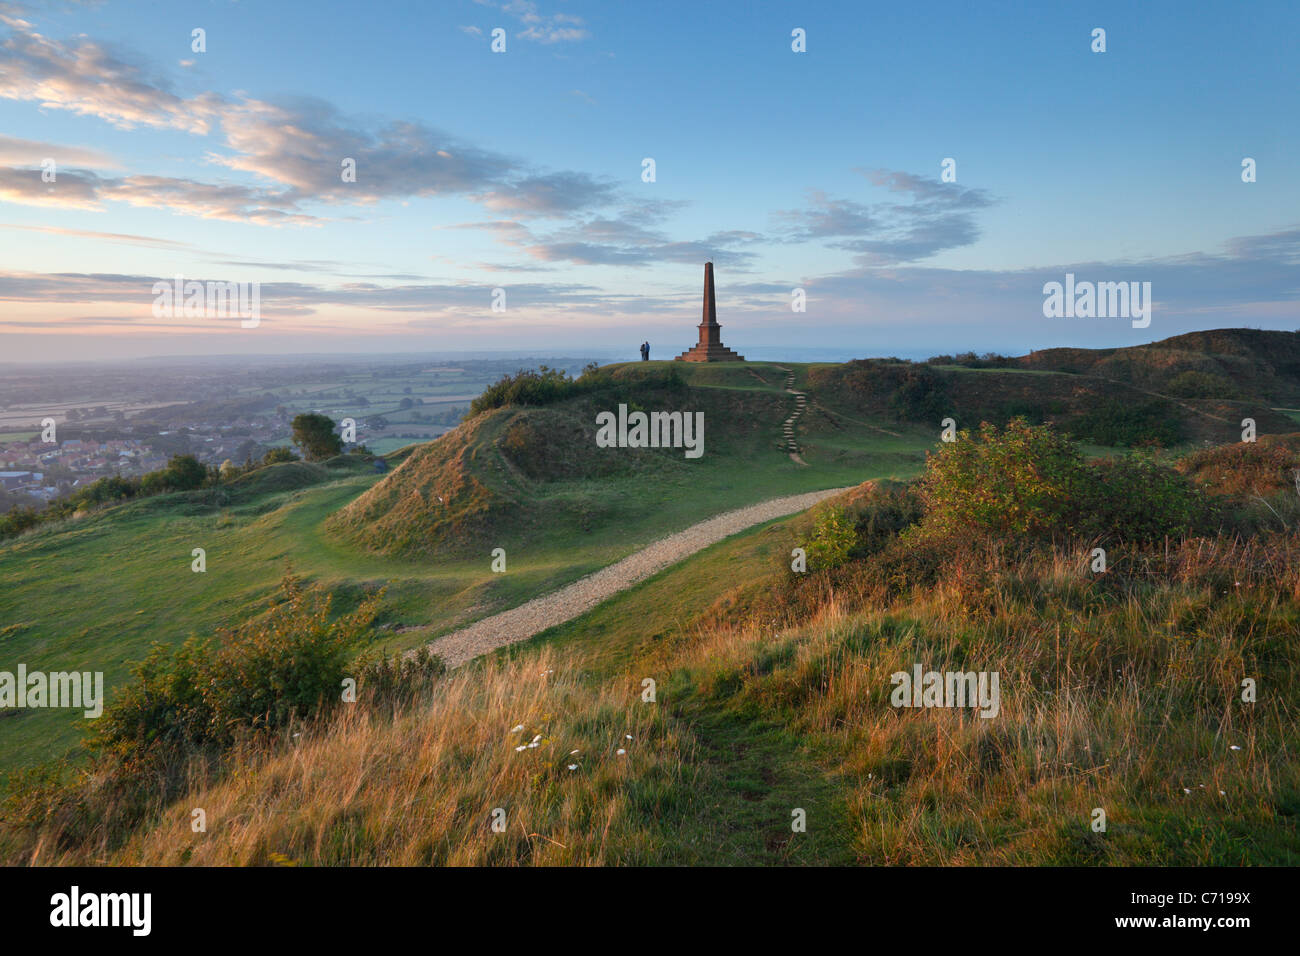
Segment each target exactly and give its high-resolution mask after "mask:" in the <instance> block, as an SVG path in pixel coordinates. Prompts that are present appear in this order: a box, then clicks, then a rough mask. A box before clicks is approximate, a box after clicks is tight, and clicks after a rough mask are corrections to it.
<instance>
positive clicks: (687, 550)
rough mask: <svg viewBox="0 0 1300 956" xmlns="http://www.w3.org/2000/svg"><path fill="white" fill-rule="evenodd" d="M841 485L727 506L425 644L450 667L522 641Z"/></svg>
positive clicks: (809, 504) (799, 508)
mask: <svg viewBox="0 0 1300 956" xmlns="http://www.w3.org/2000/svg"><path fill="white" fill-rule="evenodd" d="M847 490H848V489H847V488H831V489H829V490H826V491H811V492H808V493H806V494H802V495H788V496H786V497H784V498H773V499H771V500H770V501H764V502H761V503H760V504H756V505H750V506H749V507H747V508H739V509H737V510H735V511H728V512H726V513H725V514H720V515H718V516H717V517H716V518H709V519H708V520H706V521H701V522H700V523H699V524H694V525H691V526H690V527H689V528H687V529H685V530H684V531H679V532H677V533H676V534H672V535H669V536H668V537H666V538H662V539H661V540H659V541H656V542H655V543H654V544H652V545H649V546H648V547H646V548H643V549H642V550H640V551H638V552H636V553H635V554H631V555H628V556H627V557H626V558H624V559H623V560H622V561H619V562H617V563H615V564H611V565H610V566H609V567H607V568H601V569H600V570H599V571H596V572H594V573H592V574H589V575H587V576H586V577H585V578H582V579H581V580H578V581H575V582H573V583H572V584H570V585H567V586H565V587H562V588H560V590H558V591H553V592H551V593H550V594H544V595H542V596H541V597H539V598H533V600H531V601H528V602H527V603H525V604H521V605H519V607H515V608H511V609H510V610H508V611H502V612H501V613H500V614H493V615H491V616H490V617H485V618H483V619H482V620H481V621H476V622H474V623H473V624H471V625H469V626H468V627H463V628H461V629H460V630H458V631H452V632H451V633H450V634H444V635H443V636H442V637H440V638H438V639H437V640H436V641H434V642H433V643H432V644H430V645H429V647H431V648H432V649H433V651H434V653H435V654H438V655H439V656H440V657H442V659H443V660H444V661H446V663H447V665H448V666H449V667H456V666H459V665H460V664H464V663H465V662H466V661H470V660H473V659H474V658H475V657H478V656H479V655H480V654H486V653H487V652H488V651H492V650H495V649H496V648H498V647H505V646H506V645H507V644H514V643H517V642H518V641H526V640H528V638H530V637H533V636H534V635H536V634H540V633H541V632H542V631H544V630H546V629H547V628H550V627H554V626H555V625H557V624H563V623H564V622H565V621H571V620H573V619H574V618H575V617H578V616H579V615H582V614H585V613H586V612H587V611H590V610H591V609H592V608H594V607H595V606H596V605H598V604H600V603H601V602H602V601H606V600H608V599H609V598H611V597H613V596H614V595H615V594H618V593H619V592H620V591H626V590H627V589H628V588H630V587H632V586H633V585H634V584H638V583H640V582H641V581H644V580H645V579H646V578H648V577H650V576H651V575H653V574H656V573H657V572H659V571H662V570H663V569H664V568H666V567H669V566H670V565H673V564H676V563H677V562H679V561H682V560H683V559H685V558H688V557H690V556H691V555H692V554H695V552H697V551H701V550H703V549H704V548H707V547H708V546H709V545H711V544H717V543H718V542H719V541H721V540H723V539H724V538H729V537H731V535H733V534H737V533H739V532H741V531H744V530H745V529H746V528H752V527H753V526H754V525H757V524H762V523H763V522H765V521H771V520H772V519H773V518H783V517H785V516H786V515H792V514H796V513H797V512H800V511H806V510H807V509H808V508H811V507H812V506H813V505H815V504H817V503H818V502H819V501H822V500H824V499H826V498H829V497H831V496H832V495H837V494H839V493H840V492H842V491H847ZM409 653H412V654H413V653H415V652H414V651H411V652H409Z"/></svg>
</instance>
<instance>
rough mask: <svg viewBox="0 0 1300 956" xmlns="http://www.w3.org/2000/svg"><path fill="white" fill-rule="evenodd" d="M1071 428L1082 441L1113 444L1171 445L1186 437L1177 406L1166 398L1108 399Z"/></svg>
mask: <svg viewBox="0 0 1300 956" xmlns="http://www.w3.org/2000/svg"><path fill="white" fill-rule="evenodd" d="M1070 431H1072V432H1073V433H1074V435H1075V437H1076V438H1079V439H1080V440H1082V441H1087V442H1092V443H1093V444H1096V445H1108V446H1110V447H1112V448H1131V447H1133V446H1136V445H1147V446H1156V447H1160V448H1169V447H1170V446H1173V445H1177V444H1178V443H1179V442H1181V441H1182V440H1183V426H1182V422H1181V421H1179V419H1178V413H1177V410H1176V409H1175V407H1174V405H1173V403H1172V402H1167V401H1164V400H1162V399H1155V400H1152V401H1149V402H1138V403H1129V402H1121V401H1118V400H1117V399H1108V400H1106V401H1103V402H1101V403H1100V404H1098V406H1097V407H1096V408H1094V409H1092V410H1091V411H1088V412H1085V413H1084V414H1082V415H1080V416H1079V417H1078V418H1076V419H1074V420H1073V421H1072V422H1071V423H1070Z"/></svg>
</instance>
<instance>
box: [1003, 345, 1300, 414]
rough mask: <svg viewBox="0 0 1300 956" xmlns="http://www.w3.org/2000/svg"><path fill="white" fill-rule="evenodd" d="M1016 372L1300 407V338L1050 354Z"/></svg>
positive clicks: (1027, 359)
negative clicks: (1054, 373) (1048, 373)
mask: <svg viewBox="0 0 1300 956" xmlns="http://www.w3.org/2000/svg"><path fill="white" fill-rule="evenodd" d="M1014 361H1015V363H1016V367H1018V368H1022V369H1039V370H1050V371H1059V372H1070V373H1073V374H1077V375H1093V376H1096V377H1098V378H1104V379H1110V380H1113V381H1116V382H1126V383H1128V384H1131V385H1134V386H1136V387H1138V388H1142V389H1147V390H1151V391H1158V392H1162V393H1164V394H1167V395H1171V396H1175V397H1181V398H1256V399H1262V400H1264V401H1268V402H1272V403H1274V404H1280V405H1289V406H1293V407H1294V406H1295V405H1297V404H1300V333H1297V332H1270V331H1262V330H1259V329H1213V330H1210V331H1205V332H1189V333H1187V334H1185V335H1176V336H1174V337H1173V338H1169V339H1164V340H1163V341H1160V342H1152V343H1151V344H1150V345H1135V346H1132V347H1130V348H1120V349H1073V348H1061V349H1044V350H1042V351H1040V352H1032V353H1030V354H1029V355H1026V356H1023V357H1021V358H1018V359H1015V360H1014Z"/></svg>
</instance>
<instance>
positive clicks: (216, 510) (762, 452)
mask: <svg viewBox="0 0 1300 956" xmlns="http://www.w3.org/2000/svg"><path fill="white" fill-rule="evenodd" d="M668 364H669V363H653V362H652V363H645V364H644V365H641V364H639V363H629V364H628V365H625V366H616V367H615V368H616V369H617V368H624V369H628V372H629V374H643V371H642V370H647V369H653V367H655V366H666V365H668ZM811 367H812V366H809V365H801V364H793V363H791V364H789V365H787V366H785V368H789V369H791V370H793V371H794V372H795V376H796V383H797V384H796V387H802V383H803V382H804V381H805V380H806V378H807V375H808V372H809V369H810V368H811ZM685 374H686V375H687V376H689V381H690V382H691V383H692V384H693V385H697V386H698V390H697V391H695V392H693V393H691V395H693V396H695V397H694V398H691V397H688V398H686V399H684V402H685V404H683V405H681V406H679V407H690V405H691V404H692V403H693V402H694V401H696V399H698V400H699V401H700V402H704V403H706V404H707V403H709V402H712V403H714V404H711V405H709V406H708V407H711V408H718V409H724V408H726V407H727V406H726V405H725V403H726V402H728V401H731V400H732V398H733V397H734V399H735V400H736V401H744V402H753V401H758V402H764V403H766V404H764V405H762V408H763V409H764V411H763V415H764V416H765V417H764V420H763V421H761V422H758V423H756V427H754V428H753V429H751V430H749V431H747V432H744V433H740V432H737V433H736V434H731V433H730V432H728V430H727V429H726V428H725V427H721V426H719V425H718V424H717V419H710V424H709V427H708V428H707V429H706V454H705V456H704V457H703V458H701V459H699V460H697V461H690V462H686V461H684V460H682V459H681V458H680V457H679V456H677V455H676V453H674V455H673V457H672V460H670V461H667V462H660V463H657V464H655V463H652V466H651V467H647V468H646V469H644V470H643V471H641V472H639V473H636V474H634V475H630V476H619V475H614V476H611V477H602V478H574V479H567V480H551V481H521V480H519V479H517V478H508V477H507V478H506V479H501V480H498V478H499V476H498V478H492V477H491V476H490V475H489V471H490V470H491V468H492V467H494V466H492V465H491V462H492V460H493V459H492V458H491V456H490V454H489V452H491V450H492V448H493V447H494V446H492V445H491V444H490V443H488V444H485V445H484V446H483V449H482V454H481V455H480V457H479V458H478V459H477V464H476V465H475V467H477V468H479V470H480V472H481V473H482V474H483V475H485V476H487V477H488V478H490V480H493V481H498V487H499V488H500V490H501V493H502V495H503V496H505V497H513V498H515V499H526V500H528V501H530V502H531V504H532V505H533V506H534V507H535V510H536V513H537V514H539V515H543V516H546V520H545V521H540V522H538V523H537V524H536V525H535V526H529V527H516V526H512V525H510V524H509V523H506V524H503V525H502V526H500V527H499V528H498V530H497V531H496V532H494V533H493V534H492V535H490V536H484V537H481V538H475V539H473V540H472V541H471V542H469V543H468V545H467V547H466V549H462V550H461V551H460V552H458V553H457V554H456V555H455V556H452V555H451V554H449V553H442V552H438V551H435V552H434V553H432V554H430V555H428V556H423V557H414V558H410V557H395V556H386V555H384V554H379V553H367V552H363V551H361V550H359V549H358V548H356V547H354V546H353V545H352V544H349V543H348V542H347V541H346V540H345V539H343V538H341V537H340V536H339V535H338V534H336V533H334V532H332V531H328V530H326V527H325V525H326V519H328V518H330V517H331V516H332V515H335V514H336V513H337V512H338V511H339V510H340V509H341V508H343V507H344V506H346V505H348V504H349V503H350V502H353V501H355V500H356V499H357V498H358V497H360V496H362V495H363V494H365V493H366V492H367V490H368V489H370V488H372V487H373V486H374V485H375V484H376V483H378V482H379V481H381V480H382V478H383V477H384V476H381V475H377V474H373V473H371V472H370V471H369V470H368V468H365V467H364V466H361V465H359V466H358V467H359V470H357V471H356V472H347V471H338V470H334V471H322V470H321V469H319V468H315V466H307V465H305V464H302V463H291V464H288V465H281V466H276V467H275V468H272V469H269V470H268V471H267V472H265V473H257V474H255V475H253V476H250V477H249V479H248V480H247V483H246V484H244V485H242V486H236V488H235V489H233V492H234V493H233V495H232V498H231V500H229V501H228V502H226V503H224V504H219V505H214V504H211V503H207V499H205V498H203V496H202V495H198V496H195V498H194V500H191V499H190V498H187V497H186V496H178V495H170V496H164V497H160V498H155V499H150V500H145V501H139V502H134V503H131V504H127V505H123V506H118V507H114V508H110V509H107V510H105V511H103V512H100V513H96V514H92V515H90V516H87V517H84V518H82V519H77V520H74V521H70V522H67V523H65V524H63V525H61V526H51V527H47V528H42V529H39V530H37V531H35V532H33V533H29V534H28V535H26V536H24V537H22V538H20V539H17V540H14V541H8V542H0V578H2V579H3V581H4V587H3V588H2V589H0V666H4V667H6V668H12V667H14V666H16V665H17V664H18V663H20V662H21V663H25V664H26V665H27V666H28V668H29V669H32V670H37V669H39V670H67V669H70V668H76V669H81V670H92V671H94V670H102V671H103V672H104V674H105V687H106V690H107V691H108V693H109V696H110V699H111V696H112V692H113V688H116V687H119V686H121V684H122V683H123V681H124V680H125V679H126V678H127V677H128V674H129V668H130V666H131V664H132V662H134V661H138V660H139V659H141V658H142V657H143V656H144V654H145V653H146V652H147V650H148V647H149V646H150V644H151V643H153V642H161V643H164V644H169V645H175V644H178V643H179V642H181V641H183V640H184V639H185V638H187V637H189V636H190V635H192V634H195V633H198V634H207V633H211V632H212V631H213V630H214V629H216V628H218V627H220V626H223V625H230V624H233V623H235V622H236V621H238V620H239V619H241V618H242V617H244V616H245V615H247V614H248V613H250V611H252V610H255V609H257V608H259V607H260V606H261V602H262V601H263V600H264V599H265V598H266V597H267V596H268V595H270V594H271V593H273V592H274V590H275V589H276V587H277V585H278V582H279V579H280V578H281V576H282V575H283V574H284V573H285V572H286V571H288V570H290V569H292V570H293V571H294V572H295V573H297V574H299V575H301V576H304V577H306V578H307V579H308V580H311V581H316V582H320V583H322V584H324V585H325V586H327V587H329V588H331V589H332V590H333V591H334V592H335V593H336V596H337V600H338V601H339V602H340V604H341V605H350V604H351V603H352V602H354V601H355V600H356V599H357V596H358V595H359V594H360V593H361V590H362V589H364V588H369V587H378V586H386V587H387V588H388V592H387V596H386V599H385V602H384V613H383V617H382V618H381V621H382V623H384V624H386V625H389V626H390V629H389V630H387V631H385V638H384V647H385V648H386V649H387V650H390V651H396V650H403V649H406V648H409V647H414V646H418V645H419V644H421V643H424V642H427V641H428V640H430V639H432V638H433V637H436V636H437V635H439V634H442V633H445V632H447V631H450V630H453V629H455V628H456V627H460V626H464V625H466V624H468V623H471V622H472V621H474V620H477V619H479V618H481V617H484V616H487V615H489V614H492V613H496V612H499V611H501V610H505V609H507V608H510V607H514V606H517V605H518V604H520V603H523V602H524V601H527V600H529V599H531V598H533V597H536V596H537V595H539V594H542V593H546V592H548V591H551V590H554V589H556V588H559V587H562V586H563V585H565V584H568V583H571V582H573V581H575V580H577V579H578V578H580V577H582V576H583V575H585V574H588V573H591V572H592V571H595V570H598V569H599V568H601V567H605V566H607V565H609V564H611V563H613V562H615V561H617V560H619V559H621V558H623V557H626V556H627V555H628V554H630V553H632V552H633V551H635V550H637V549H639V548H641V547H643V546H645V545H647V544H649V543H651V542H653V541H655V540H658V539H659V538H661V537H663V536H664V535H666V534H670V533H672V532H674V531H677V530H680V529H682V528H685V527H687V526H689V525H691V524H694V523H696V522H698V521H701V520H704V519H706V518H708V517H711V516H713V515H716V514H718V513H721V512H723V511H727V510H731V509H734V508H739V507H743V506H746V505H750V504H754V503H757V502H760V501H764V500H767V499H769V498H774V497H778V496H782V495H790V494H797V493H801V492H807V491H816V490H821V489H825V488H833V487H844V486H850V485H856V484H858V483H860V482H862V481H864V480H867V479H871V478H883V477H893V478H905V477H909V476H911V475H914V474H916V473H917V471H918V470H919V469H920V467H921V464H922V460H923V453H924V451H925V450H926V449H927V448H931V447H933V446H934V444H935V443H936V442H937V440H938V428H937V427H935V428H933V429H922V428H918V427H915V426H911V427H908V426H900V425H898V424H895V423H892V422H888V421H884V422H877V421H875V420H873V419H872V418H870V417H869V416H861V415H855V414H852V413H851V411H833V410H832V411H833V413H832V414H830V415H820V416H818V415H814V414H813V413H812V412H811V411H810V412H808V413H806V414H805V420H806V421H807V422H808V425H807V427H806V428H804V429H801V431H800V434H799V440H800V442H801V444H802V446H803V457H804V460H805V461H806V462H807V463H808V464H807V466H801V465H798V464H796V463H794V462H793V461H791V460H790V458H789V457H788V456H787V455H786V454H785V453H784V452H783V451H782V450H781V448H780V447H779V445H780V421H781V419H782V418H784V417H785V415H788V414H789V412H790V410H791V409H792V408H793V399H792V398H791V397H790V396H788V395H786V394H785V393H784V391H783V383H784V380H785V377H786V372H785V371H784V370H783V369H782V368H778V367H777V366H775V365H772V364H770V363H746V364H745V365H743V366H741V365H732V366H722V365H717V366H695V367H693V368H688V369H686V370H685ZM717 403H723V404H717ZM718 414H722V415H723V417H724V419H725V414H724V413H722V412H719V413H718ZM836 415H838V418H836ZM769 419H770V420H769ZM882 429H883V430H882ZM886 432H891V433H893V434H887V433H886ZM381 441H384V442H385V443H386V442H387V441H389V440H381ZM394 441H397V440H394ZM375 450H378V451H383V450H384V449H383V448H382V447H381V448H378V449H375ZM586 451H587V450H586V449H584V453H585V452H586ZM412 453H415V454H419V450H418V449H417V448H413V447H411V446H404V447H403V448H402V451H401V452H398V453H396V455H394V456H392V457H391V458H390V460H391V461H392V462H393V463H394V464H396V463H397V462H398V461H400V460H402V459H404V458H406V457H408V456H409V455H411V454H412ZM554 453H555V454H559V455H563V454H564V452H563V451H562V450H555V451H554ZM313 469H314V470H313ZM390 477H391V476H390ZM502 481H504V483H501V482H502ZM742 540H744V541H758V540H761V538H751V537H747V538H744V539H742ZM198 547H201V548H204V549H205V550H206V552H207V556H206V560H207V571H206V573H203V574H196V573H194V572H192V571H191V570H190V562H191V561H192V558H191V551H192V549H194V548H198ZM495 547H504V548H505V549H506V552H507V567H508V571H507V573H505V574H493V573H492V572H491V568H490V562H491V551H492V549H493V548H495ZM722 553H724V552H723V551H716V550H711V551H710V552H708V554H722ZM703 560H705V561H710V560H715V559H714V558H709V557H706V558H704V559H703ZM716 560H723V561H725V562H728V563H727V564H726V565H725V566H724V565H722V564H720V565H719V566H718V567H717V568H716V569H715V570H716V572H717V573H716V574H715V575H714V576H713V577H712V578H711V579H706V580H705V581H704V582H696V581H693V580H691V579H688V578H683V577H678V576H677V572H676V571H674V570H672V569H670V570H669V571H667V572H665V574H667V575H670V576H672V580H673V581H674V582H675V586H674V588H673V589H671V593H673V594H676V595H678V598H677V599H676V600H675V602H674V607H675V608H676V610H674V609H673V608H668V609H664V608H648V607H636V608H635V609H634V610H627V608H628V607H631V606H632V605H627V604H624V603H623V602H622V601H621V600H618V601H615V602H612V603H611V604H610V605H608V610H605V609H598V610H597V611H596V612H594V613H595V614H597V615H605V614H608V615H613V616H615V617H617V616H618V615H623V614H626V615H627V618H626V619H625V620H621V621H619V620H615V619H614V618H610V619H609V620H608V621H606V620H605V618H603V617H596V618H593V619H591V620H589V621H587V625H589V626H590V627H591V628H592V630H591V635H592V636H584V637H583V638H582V640H585V641H598V640H600V639H601V637H600V635H601V634H604V633H611V632H617V633H619V634H635V633H642V634H643V637H642V638H641V639H643V640H644V639H647V638H645V637H644V635H645V634H650V633H657V632H661V631H664V632H666V630H667V629H668V628H669V627H670V626H671V624H672V622H673V621H674V620H677V617H673V616H672V615H675V614H678V612H682V613H684V612H685V609H687V608H688V607H692V606H697V605H698V604H699V603H701V602H710V601H712V600H713V597H711V596H710V588H712V587H714V585H713V584H711V583H709V581H714V582H716V581H724V580H735V576H736V575H738V574H742V573H744V572H743V569H744V568H747V567H748V562H750V561H754V560H757V556H756V555H754V554H748V555H745V554H743V553H736V554H733V555H731V557H729V558H726V559H716ZM641 593H643V592H642V591H640V590H638V591H636V592H634V594H641ZM715 596H716V595H714V597H715ZM629 600H633V601H635V600H636V599H635V598H629ZM665 615H668V616H665ZM651 622H654V623H653V625H652V624H651ZM633 624H637V625H638V626H639V628H640V630H639V631H638V627H634V626H633ZM561 633H562V634H563V635H566V637H565V639H573V640H577V639H578V637H577V636H578V635H579V634H580V633H581V632H580V630H579V628H578V627H577V626H576V625H574V626H571V627H568V628H566V629H563V631H562V632H561ZM617 653H621V652H620V651H618V650H617V642H613V643H611V645H610V648H609V649H608V651H607V654H608V655H616V654H617ZM11 713H14V714H16V716H7V717H4V718H3V719H2V720H3V722H2V723H0V726H2V727H3V729H4V733H2V734H0V773H2V772H5V771H7V770H9V769H11V768H13V767H16V766H22V765H29V764H32V763H35V762H39V761H41V760H44V759H47V758H51V757H56V758H68V759H78V758H79V757H80V756H81V751H80V749H79V743H78V741H79V740H80V738H81V736H82V732H83V728H81V727H79V726H78V719H77V715H76V714H75V713H74V712H70V711H56V710H28V711H23V712H11Z"/></svg>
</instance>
